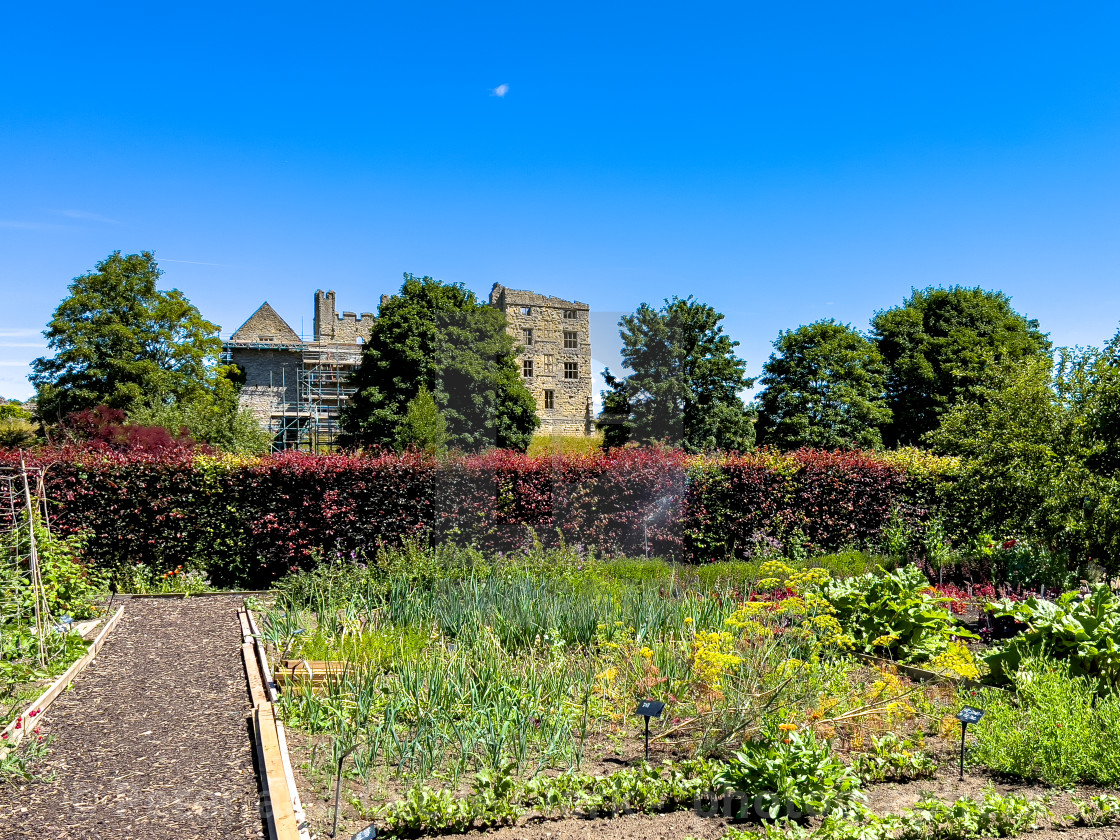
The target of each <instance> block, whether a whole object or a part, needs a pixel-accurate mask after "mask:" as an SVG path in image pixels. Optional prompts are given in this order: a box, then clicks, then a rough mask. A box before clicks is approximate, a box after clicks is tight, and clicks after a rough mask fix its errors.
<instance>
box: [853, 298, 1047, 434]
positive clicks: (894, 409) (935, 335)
mask: <svg viewBox="0 0 1120 840" xmlns="http://www.w3.org/2000/svg"><path fill="white" fill-rule="evenodd" d="M871 326H872V330H873V333H874V337H875V340H876V343H877V345H878V347H879V352H880V353H881V354H882V356H883V360H884V361H885V362H886V364H887V370H888V373H887V398H888V405H889V407H890V409H891V413H892V420H891V423H890V425H889V427H888V428H887V429H886V437H887V443H888V444H890V445H898V444H901V445H907V444H916V443H917V442H918V441H919V440H920V439H921V437H922V435H924V434H926V433H928V432H930V431H932V430H933V429H936V428H937V426H938V423H939V422H940V419H941V416H942V415H943V414H944V413H945V412H946V411H948V410H949V408H951V407H952V406H953V405H955V404H956V403H958V402H960V401H961V400H967V399H975V398H977V395H978V394H979V393H980V391H981V390H982V388H983V386H984V385H985V382H986V379H987V378H988V376H989V374H990V373H991V371H993V370H995V369H996V368H998V367H999V366H1000V365H1001V364H1003V363H1004V362H1018V361H1021V360H1025V359H1029V358H1037V357H1041V356H1046V355H1048V354H1049V352H1050V349H1051V345H1050V341H1049V340H1048V339H1047V337H1046V336H1045V335H1044V334H1043V333H1041V332H1039V330H1038V322H1037V321H1035V320H1032V319H1027V318H1025V317H1023V316H1022V315H1020V314H1019V313H1018V312H1016V311H1015V310H1014V309H1012V308H1011V299H1010V298H1009V297H1008V296H1007V295H1005V294H1004V293H1003V292H990V291H985V290H983V289H979V288H976V289H968V288H963V287H960V286H954V287H952V288H948V289H937V288H927V289H922V290H914V292H913V293H912V294H911V295H910V297H909V299H907V300H906V301H905V302H904V303H903V305H902V306H896V307H894V308H892V309H886V310H882V311H880V312H877V313H875V316H874V317H873V318H872V319H871Z"/></svg>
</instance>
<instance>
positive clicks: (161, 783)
mask: <svg viewBox="0 0 1120 840" xmlns="http://www.w3.org/2000/svg"><path fill="white" fill-rule="evenodd" d="M240 603H241V599H240V598H237V597H234V596H218V597H205V598H188V599H186V600H179V599H175V600H163V599H141V600H128V601H127V602H126V605H125V614H124V617H123V620H122V621H121V623H120V624H119V625H118V626H117V628H116V629H115V630H114V631H113V632H112V634H110V636H109V638H108V640H107V641H106V644H105V647H104V648H102V650H101V652H100V653H99V654H98V656H97V659H96V660H94V662H93V664H92V665H91V666H90V667H89V668H88V669H87V670H86V671H85V672H84V673H83V674H82V675H81V676H80V677H79V678H78V680H77V681H76V682H75V684H74V687H73V688H72V689H71V690H70V691H68V692H65V693H63V695H62V696H61V697H60V698H59V699H58V700H57V701H56V702H55V703H54V705H53V706H51V708H50V709H49V710H48V711H47V713H46V714H45V716H44V717H45V718H46V720H44V721H43V722H42V723H41V724H40V727H41V729H42V734H43V735H45V736H47V737H48V738H50V739H51V741H50V749H51V753H50V755H49V756H48V757H47V758H46V759H45V760H43V761H42V762H40V763H39V764H38V765H36V770H37V773H38V775H39V776H40V777H41V778H37V779H36V780H35V781H32V782H27V783H20V784H15V785H13V784H7V785H6V784H4V783H2V782H0V826H2V827H3V828H2V829H0V835H2V836H3V837H4V838H5V840H7V838H28V840H31V838H34V839H35V840H40V838H52V840H110V838H111V840H130V838H144V840H172V838H174V840H192V838H200V839H201V838H206V840H213V838H260V837H263V836H264V835H263V828H262V823H261V817H260V797H259V795H258V790H257V780H256V773H255V771H254V767H253V754H252V746H251V742H250V736H249V733H248V728H247V723H246V717H247V715H248V713H249V709H250V707H249V698H248V694H247V689H246V682H245V672H244V669H243V666H242V664H241V656H240V648H241V631H240V627H239V625H238V621H237V613H236V608H237V606H239V605H240Z"/></svg>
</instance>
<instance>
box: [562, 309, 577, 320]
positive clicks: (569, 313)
mask: <svg viewBox="0 0 1120 840" xmlns="http://www.w3.org/2000/svg"><path fill="white" fill-rule="evenodd" d="M564 317H565V318H566V319H567V320H569V321H574V320H575V319H576V317H577V316H576V311H575V310H574V309H565V310H564Z"/></svg>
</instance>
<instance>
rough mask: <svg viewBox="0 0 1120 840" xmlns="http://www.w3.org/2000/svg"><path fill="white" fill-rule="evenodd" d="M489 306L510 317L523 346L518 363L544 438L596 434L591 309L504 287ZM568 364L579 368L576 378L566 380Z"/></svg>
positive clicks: (492, 294) (496, 286)
mask: <svg viewBox="0 0 1120 840" xmlns="http://www.w3.org/2000/svg"><path fill="white" fill-rule="evenodd" d="M490 305H491V306H495V307H497V308H498V309H500V310H502V311H503V312H504V313H505V315H506V321H507V322H508V327H507V329H508V331H509V333H510V335H512V336H513V338H514V340H515V341H517V343H518V345H519V354H518V363H519V365H520V366H521V368H522V373H523V375H524V378H525V384H526V385H527V386H528V387H529V391H530V392H532V394H533V398H534V399H535V400H536V402H537V416H538V417H540V418H541V427H540V433H541V434H551V435H587V434H591V432H592V431H593V429H594V423H593V418H592V411H593V409H592V401H591V388H592V381H591V379H592V377H591V321H590V317H589V315H590V307H589V306H588V305H587V304H586V303H579V302H578V301H569V300H563V299H562V298H557V297H550V296H546V295H538V294H536V293H535V292H528V291H521V290H518V289H507V288H506V287H505V286H502V285H500V284H494V288H493V289H492V290H491V292H490ZM526 330H529V331H531V333H526ZM573 343H574V345H575V346H574V347H572V346H568V345H571V344H573ZM526 362H530V363H531V370H530V369H529V368H527V366H526V364H525V363H526ZM569 365H574V369H573V370H574V373H575V376H574V378H569V376H568V375H566V374H567V371H568V366H569ZM550 394H551V405H549V402H550V399H549V395H550Z"/></svg>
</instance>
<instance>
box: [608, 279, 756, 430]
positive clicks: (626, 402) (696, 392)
mask: <svg viewBox="0 0 1120 840" xmlns="http://www.w3.org/2000/svg"><path fill="white" fill-rule="evenodd" d="M722 320H723V315H721V314H720V313H718V312H716V311H715V309H713V308H712V307H710V306H708V305H706V304H703V303H700V302H699V301H697V300H694V299H693V298H692V297H691V296H689V297H688V298H686V299H684V300H682V299H680V298H677V297H673V298H670V299H667V300H666V301H665V305H664V306H663V307H662V308H661V309H654V308H653V307H651V306H650V305H649V304H645V303H643V304H642V305H641V306H640V307H638V310H637V311H636V312H635V313H634V314H633V315H626V316H624V317H623V318H622V320H620V321H619V327H620V328H621V329H620V330H619V334H620V335H621V337H622V364H623V366H624V367H625V368H628V369H629V370H630V371H631V373H630V374H629V375H627V376H625V377H617V376H615V375H613V374H612V373H611V372H610V370H606V371H604V372H603V377H604V379H605V380H606V383H607V388H608V390H606V391H604V392H603V414H602V416H601V417H600V421H599V427H600V428H601V429H602V430H603V435H604V445H605V446H607V447H608V448H610V447H615V446H621V445H622V444H624V443H626V442H628V441H635V442H638V443H654V442H663V443H667V444H670V445H673V446H680V447H682V448H684V449H686V450H688V451H690V452H699V451H705V450H715V449H729V450H732V449H733V450H743V449H749V448H750V447H751V446H753V444H754V423H753V418H752V417H751V415H750V412H749V411H748V410H747V408H746V406H745V405H744V404H743V401H742V399H741V398H740V396H739V394H740V392H741V391H743V390H744V389H746V388H749V387H750V386H751V384H752V380H750V379H748V378H747V376H746V374H745V371H746V362H744V361H743V360H742V359H740V358H738V357H737V356H736V355H735V348H736V347H737V346H738V345H739V342H737V341H732V340H731V339H730V338H729V337H728V336H727V335H725V334H724V332H723V326H722V325H721V324H720V322H721V321H722Z"/></svg>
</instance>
